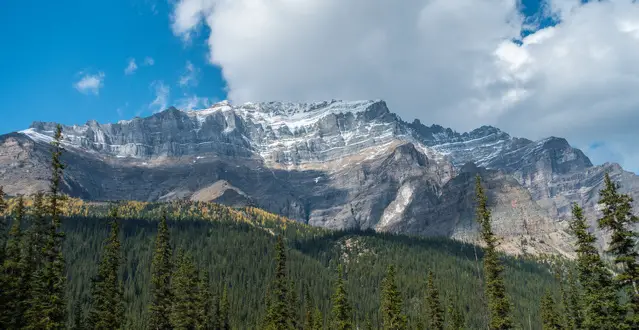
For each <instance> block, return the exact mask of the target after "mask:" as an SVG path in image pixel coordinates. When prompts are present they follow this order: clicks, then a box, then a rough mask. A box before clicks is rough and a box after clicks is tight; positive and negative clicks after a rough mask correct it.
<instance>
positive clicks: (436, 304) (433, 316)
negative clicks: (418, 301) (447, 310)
mask: <svg viewBox="0 0 639 330" xmlns="http://www.w3.org/2000/svg"><path fill="white" fill-rule="evenodd" d="M426 304H427V305H428V311H429V316H430V320H429V321H430V329H433V330H443V329H444V311H443V310H442V307H441V303H440V301H439V291H438V290H437V288H436V287H435V279H434V275H433V272H432V271H429V272H428V292H427V294H426Z"/></svg>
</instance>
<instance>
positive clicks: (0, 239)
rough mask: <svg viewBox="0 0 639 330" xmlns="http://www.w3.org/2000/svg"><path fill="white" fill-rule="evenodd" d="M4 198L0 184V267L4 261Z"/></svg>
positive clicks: (5, 224) (5, 223) (5, 203)
mask: <svg viewBox="0 0 639 330" xmlns="http://www.w3.org/2000/svg"><path fill="white" fill-rule="evenodd" d="M4 199H5V194H4V187H3V186H0V267H2V263H3V262H4V248H5V245H6V236H5V233H6V231H7V217H6V216H5V215H4V211H5V210H6V209H7V202H6V201H5V200H4Z"/></svg>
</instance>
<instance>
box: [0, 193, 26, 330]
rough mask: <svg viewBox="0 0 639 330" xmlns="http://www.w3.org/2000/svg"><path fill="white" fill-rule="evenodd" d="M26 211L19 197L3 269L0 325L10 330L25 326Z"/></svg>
mask: <svg viewBox="0 0 639 330" xmlns="http://www.w3.org/2000/svg"><path fill="white" fill-rule="evenodd" d="M24 214H25V209H24V200H23V198H22V196H20V197H18V204H17V207H16V208H15V209H14V215H13V224H12V225H11V229H10V230H9V238H8V240H7V244H6V249H5V259H4V265H3V267H2V270H3V273H2V274H0V276H2V283H3V287H2V288H3V290H2V291H3V297H2V298H3V302H2V305H3V309H2V310H1V311H0V317H1V319H0V324H5V325H6V326H7V328H8V329H20V328H21V327H23V326H24V312H25V308H26V304H25V299H26V298H27V294H28V293H27V292H26V291H25V289H26V288H25V286H24V280H23V276H24V271H25V269H24V263H23V258H22V249H21V248H22V244H21V241H22V238H23V237H22V236H23V233H22V228H21V227H22V222H23V219H24Z"/></svg>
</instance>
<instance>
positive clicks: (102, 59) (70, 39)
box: [0, 0, 539, 134]
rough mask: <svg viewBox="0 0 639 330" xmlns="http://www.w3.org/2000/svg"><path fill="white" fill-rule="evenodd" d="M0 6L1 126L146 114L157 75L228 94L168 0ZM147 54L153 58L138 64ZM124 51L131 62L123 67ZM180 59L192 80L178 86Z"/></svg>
mask: <svg viewBox="0 0 639 330" xmlns="http://www.w3.org/2000/svg"><path fill="white" fill-rule="evenodd" d="M0 6H2V7H0V9H1V10H0V28H1V29H2V31H12V33H7V34H5V36H4V38H3V44H4V46H5V47H4V48H5V50H4V51H2V52H0V72H2V75H3V79H1V80H0V95H2V106H3V108H4V109H5V110H4V111H3V116H2V118H3V120H2V121H0V134H3V133H7V132H11V131H16V130H21V129H24V128H26V127H28V125H30V123H31V122H32V121H36V120H38V121H56V122H62V123H65V124H82V123H84V122H86V121H87V120H90V119H95V120H97V121H99V122H112V121H117V120H119V119H127V118H132V117H134V116H136V115H140V116H145V115H150V114H152V113H153V111H154V110H155V109H156V108H157V106H150V104H151V103H152V102H153V101H154V100H155V98H156V87H157V86H158V85H159V83H160V82H161V83H163V84H164V85H165V86H167V87H168V89H169V97H168V100H167V102H168V104H169V105H175V104H176V103H177V102H178V101H179V100H180V99H183V98H188V97H191V98H192V97H194V96H197V97H200V98H206V99H209V100H211V101H217V100H223V99H225V98H226V96H227V95H226V89H225V82H224V79H223V78H222V74H221V71H220V69H219V68H218V67H216V66H214V65H211V64H210V63H209V62H208V60H207V56H208V50H207V45H206V38H207V31H206V28H203V29H200V31H199V33H198V34H197V35H195V36H194V37H193V38H192V40H191V42H190V43H189V44H185V43H184V42H183V41H182V40H181V39H180V38H179V37H176V36H175V35H174V34H173V33H172V31H171V19H170V17H171V7H170V4H169V3H168V2H165V1H153V0H109V1H104V0H99V1H98V0H96V1H85V0H69V1H62V2H51V1H32V0H21V1H18V0H8V1H4V2H3V3H2V5H0ZM538 9H539V1H538V0H525V1H524V2H523V6H522V10H523V12H525V13H526V14H527V15H528V16H531V17H534V16H535V15H536V13H537V11H538ZM147 58H151V59H152V62H153V65H151V66H150V65H148V64H147V65H145V64H144V63H145V59H147ZM130 59H134V60H135V63H136V66H137V70H135V72H134V73H132V74H125V69H126V67H127V66H128V64H129V61H130ZM147 62H148V61H147ZM187 62H188V63H190V64H191V65H192V67H194V68H195V69H196V70H197V74H196V77H195V80H196V81H197V83H191V84H188V86H182V85H180V83H179V82H180V78H181V77H183V76H185V75H186V73H187V72H186V70H187V69H186V66H187ZM100 74H103V76H102V78H101V79H102V83H101V87H100V88H99V89H98V91H97V95H96V93H95V92H93V91H92V90H87V91H85V92H84V93H82V92H80V91H79V90H78V89H77V88H75V87H74V84H76V83H78V81H80V80H81V79H82V78H83V77H84V76H85V75H89V76H98V77H99V76H100Z"/></svg>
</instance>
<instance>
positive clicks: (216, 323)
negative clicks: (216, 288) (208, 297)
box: [212, 295, 222, 330]
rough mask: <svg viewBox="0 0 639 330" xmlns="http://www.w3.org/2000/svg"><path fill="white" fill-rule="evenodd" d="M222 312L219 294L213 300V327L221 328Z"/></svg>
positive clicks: (215, 328)
mask: <svg viewBox="0 0 639 330" xmlns="http://www.w3.org/2000/svg"><path fill="white" fill-rule="evenodd" d="M221 320H222V314H221V313H220V297H219V295H218V296H216V297H215V299H214V300H213V327H212V328H213V329H214V330H220V327H221Z"/></svg>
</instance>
